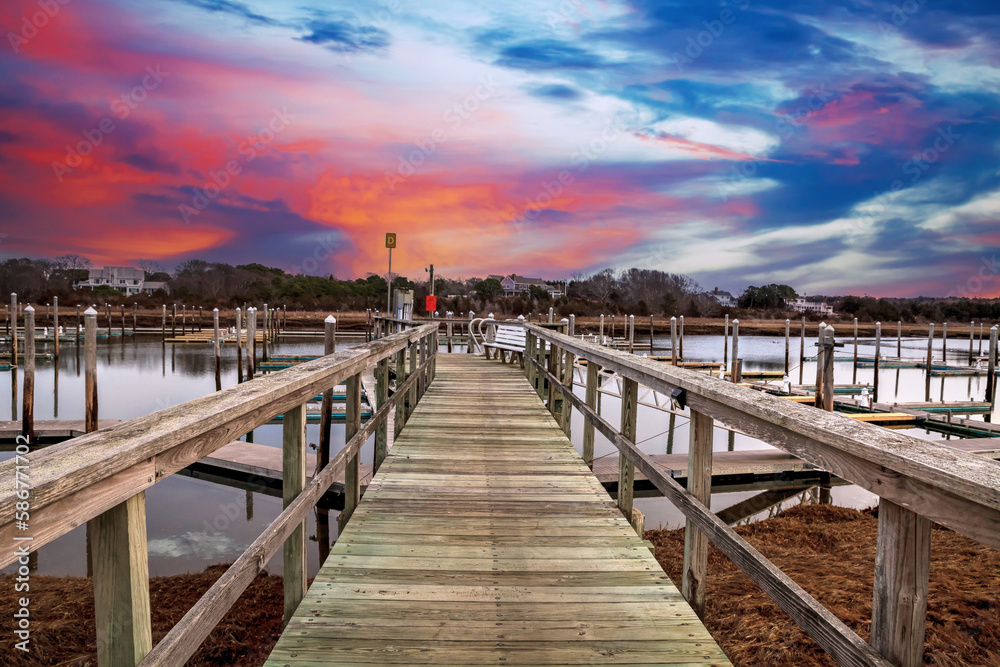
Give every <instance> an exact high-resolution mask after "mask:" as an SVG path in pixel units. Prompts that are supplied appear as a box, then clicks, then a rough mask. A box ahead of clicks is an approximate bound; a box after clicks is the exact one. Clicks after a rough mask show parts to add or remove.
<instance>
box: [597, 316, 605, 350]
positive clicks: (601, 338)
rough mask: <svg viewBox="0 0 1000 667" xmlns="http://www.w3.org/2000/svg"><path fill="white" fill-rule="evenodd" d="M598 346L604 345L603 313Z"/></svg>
mask: <svg viewBox="0 0 1000 667" xmlns="http://www.w3.org/2000/svg"><path fill="white" fill-rule="evenodd" d="M597 344H598V345H604V313H601V333H600V337H599V338H598V339H597Z"/></svg>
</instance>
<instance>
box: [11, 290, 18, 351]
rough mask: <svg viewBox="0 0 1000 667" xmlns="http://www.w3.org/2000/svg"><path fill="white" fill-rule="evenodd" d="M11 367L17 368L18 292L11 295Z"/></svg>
mask: <svg viewBox="0 0 1000 667" xmlns="http://www.w3.org/2000/svg"><path fill="white" fill-rule="evenodd" d="M10 366H11V368H17V292H11V293H10Z"/></svg>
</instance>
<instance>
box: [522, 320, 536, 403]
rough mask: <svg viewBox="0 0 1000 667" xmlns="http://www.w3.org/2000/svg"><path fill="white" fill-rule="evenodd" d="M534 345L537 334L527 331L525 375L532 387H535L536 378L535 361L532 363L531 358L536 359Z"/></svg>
mask: <svg viewBox="0 0 1000 667" xmlns="http://www.w3.org/2000/svg"><path fill="white" fill-rule="evenodd" d="M534 345H535V334H533V333H531V332H530V331H527V332H525V334H524V357H525V363H524V377H525V378H527V380H528V384H530V385H531V388H532V389H534V388H535V380H534V372H535V365H534V364H533V363H531V361H530V359H534V358H535V356H534V355H535V352H534Z"/></svg>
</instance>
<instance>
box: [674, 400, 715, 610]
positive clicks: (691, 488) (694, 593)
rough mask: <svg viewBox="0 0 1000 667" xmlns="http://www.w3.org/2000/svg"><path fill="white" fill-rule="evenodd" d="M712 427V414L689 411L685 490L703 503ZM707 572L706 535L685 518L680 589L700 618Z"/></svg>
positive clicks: (708, 492)
mask: <svg viewBox="0 0 1000 667" xmlns="http://www.w3.org/2000/svg"><path fill="white" fill-rule="evenodd" d="M713 431H714V420H713V419H712V417H711V416H709V415H705V414H702V413H700V412H696V411H694V410H692V411H691V426H690V440H689V446H688V451H689V453H688V476H687V490H688V493H690V494H691V495H692V496H694V498H695V499H696V500H697V501H698V502H700V503H702V504H703V505H705V506H706V507H708V506H709V504H710V502H711V499H712V436H713ZM707 574H708V536H707V535H705V533H703V532H702V531H701V530H699V529H698V528H697V527H696V526H695V525H694V524H693V523H691V520H690V519H688V520H686V521H685V523H684V573H683V577H682V579H681V582H682V583H681V593H682V594H683V595H684V598H685V599H686V600H687V601H688V603H689V604H690V605H691V608H692V609H693V610H694V612H695V613H696V614H698V617H699V618H704V616H705V584H706V580H707Z"/></svg>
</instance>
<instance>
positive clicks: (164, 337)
mask: <svg viewBox="0 0 1000 667" xmlns="http://www.w3.org/2000/svg"><path fill="white" fill-rule="evenodd" d="M160 340H162V341H166V340H167V304H163V321H162V323H161V324H160Z"/></svg>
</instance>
